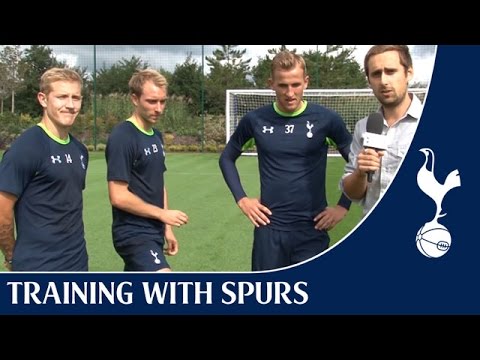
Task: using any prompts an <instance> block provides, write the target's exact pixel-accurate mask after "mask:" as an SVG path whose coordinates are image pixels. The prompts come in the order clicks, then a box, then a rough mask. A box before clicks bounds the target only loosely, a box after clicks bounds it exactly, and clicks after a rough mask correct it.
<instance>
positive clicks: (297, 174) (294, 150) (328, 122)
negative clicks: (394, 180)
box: [220, 51, 352, 271]
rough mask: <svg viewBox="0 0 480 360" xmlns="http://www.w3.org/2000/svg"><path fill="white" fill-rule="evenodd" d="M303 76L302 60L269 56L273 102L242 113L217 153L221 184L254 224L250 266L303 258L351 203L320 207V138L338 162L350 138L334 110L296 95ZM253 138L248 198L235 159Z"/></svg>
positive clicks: (322, 246)
mask: <svg viewBox="0 0 480 360" xmlns="http://www.w3.org/2000/svg"><path fill="white" fill-rule="evenodd" d="M308 81H309V77H308V75H307V70H306V66H305V60H304V59H303V58H302V57H301V56H299V55H297V54H294V53H291V52H289V51H281V52H280V53H278V54H277V55H276V56H275V57H274V58H273V60H272V67H271V78H270V79H269V83H270V86H271V88H272V89H273V90H274V91H275V94H276V101H275V102H274V103H273V104H270V105H266V106H263V107H260V108H258V109H256V110H253V111H251V112H249V113H247V114H246V115H245V116H244V117H243V118H242V119H241V121H240V122H239V124H238V127H237V128H236V129H235V132H234V133H233V135H232V137H231V138H230V141H229V142H228V144H227V146H226V147H225V150H224V151H223V153H222V155H221V156H220V168H221V170H222V173H223V176H224V178H225V181H226V183H227V185H228V187H229V189H230V191H231V192H232V194H233V197H234V198H235V201H236V202H237V205H238V206H239V207H240V209H241V210H242V211H243V213H244V214H245V215H246V216H247V217H248V218H249V219H250V221H251V222H252V223H253V225H255V229H254V241H253V251H252V270H253V271H260V270H270V269H277V268H281V267H285V266H289V265H292V264H297V263H299V262H302V261H304V260H307V259H309V258H311V257H313V256H315V255H317V254H319V253H321V252H322V251H324V250H326V249H327V248H328V246H329V242H330V238H329V235H328V232H327V231H328V230H331V229H332V228H333V227H334V226H335V225H336V224H337V223H338V222H340V221H341V220H342V219H343V218H344V216H345V215H346V213H347V211H348V209H349V208H350V203H351V202H350V200H348V198H346V197H345V196H344V195H342V197H341V198H340V200H339V202H338V204H337V206H335V207H327V201H326V195H325V172H326V165H327V152H328V145H327V142H326V141H327V137H328V138H330V139H332V140H333V141H334V142H335V143H336V144H337V148H338V150H339V152H340V153H341V154H342V156H343V158H344V159H345V160H348V152H349V147H350V143H351V140H352V136H351V134H350V133H349V132H348V130H347V128H346V126H345V123H344V121H343V119H342V118H341V117H340V116H339V115H338V114H337V113H335V112H334V111H332V110H329V109H327V108H325V107H322V106H320V105H316V104H309V103H307V101H304V100H303V91H304V90H305V89H306V88H307V86H308ZM252 138H253V139H254V141H255V144H256V146H257V152H258V164H259V172H260V182H261V196H260V199H257V198H250V197H247V194H246V193H245V191H244V189H243V187H242V185H241V183H240V176H239V173H238V170H237V168H236V165H235V162H236V160H237V158H238V157H239V156H240V155H241V153H242V147H243V145H244V144H245V143H246V142H247V141H249V140H250V139H252Z"/></svg>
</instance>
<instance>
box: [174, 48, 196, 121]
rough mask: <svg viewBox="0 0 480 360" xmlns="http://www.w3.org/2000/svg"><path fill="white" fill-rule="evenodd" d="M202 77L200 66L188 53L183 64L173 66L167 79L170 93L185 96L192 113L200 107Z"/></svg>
mask: <svg viewBox="0 0 480 360" xmlns="http://www.w3.org/2000/svg"><path fill="white" fill-rule="evenodd" d="M202 77H203V73H202V68H201V66H200V65H199V64H197V62H196V61H195V60H193V59H192V54H191V53H190V54H189V55H188V56H187V59H186V60H185V62H184V63H183V64H180V65H178V64H177V65H176V66H175V70H174V72H173V75H172V77H171V79H170V81H169V92H170V94H171V95H175V96H181V97H185V100H186V102H187V104H188V107H189V108H190V111H191V112H192V113H194V112H195V110H196V111H200V109H201V106H200V102H201V91H202V82H203V81H202Z"/></svg>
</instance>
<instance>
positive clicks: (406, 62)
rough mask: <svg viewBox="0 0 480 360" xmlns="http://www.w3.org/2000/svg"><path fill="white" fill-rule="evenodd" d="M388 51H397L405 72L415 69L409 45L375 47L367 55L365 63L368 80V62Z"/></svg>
mask: <svg viewBox="0 0 480 360" xmlns="http://www.w3.org/2000/svg"><path fill="white" fill-rule="evenodd" d="M386 51H397V52H398V56H399V57H400V64H402V66H403V67H404V68H405V72H406V71H407V70H408V69H409V68H413V63H412V57H411V56H410V50H409V49H408V46H407V45H373V46H372V47H371V48H370V50H368V52H367V55H365V61H364V64H363V68H364V69H365V75H367V78H368V60H370V58H371V57H372V56H374V55H378V54H383V53H384V52H386Z"/></svg>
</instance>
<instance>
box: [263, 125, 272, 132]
mask: <svg viewBox="0 0 480 360" xmlns="http://www.w3.org/2000/svg"><path fill="white" fill-rule="evenodd" d="M267 131H268V132H269V133H270V134H273V126H270V128H267V127H266V126H264V127H263V130H262V132H263V133H264V134H265V133H266V132H267Z"/></svg>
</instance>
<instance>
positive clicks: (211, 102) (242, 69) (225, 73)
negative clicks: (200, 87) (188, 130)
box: [205, 45, 252, 114]
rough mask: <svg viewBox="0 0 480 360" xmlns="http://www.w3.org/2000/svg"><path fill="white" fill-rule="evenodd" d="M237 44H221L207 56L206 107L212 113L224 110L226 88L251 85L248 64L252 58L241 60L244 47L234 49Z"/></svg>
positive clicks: (244, 51) (244, 50)
mask: <svg viewBox="0 0 480 360" xmlns="http://www.w3.org/2000/svg"><path fill="white" fill-rule="evenodd" d="M237 46H238V45H221V49H216V50H215V51H214V52H213V57H211V56H207V57H206V60H207V64H208V65H209V66H210V74H209V75H208V77H207V79H206V82H205V92H206V101H205V107H206V109H207V110H208V111H209V112H210V113H213V114H221V113H223V112H224V111H225V98H226V95H225V94H226V93H225V91H226V90H227V89H242V88H250V87H252V83H251V81H249V80H248V79H247V77H248V76H250V66H249V65H248V64H249V63H250V61H251V60H252V59H248V60H243V56H244V55H245V53H246V51H247V50H246V49H243V50H236V49H235V48H236V47H237Z"/></svg>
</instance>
